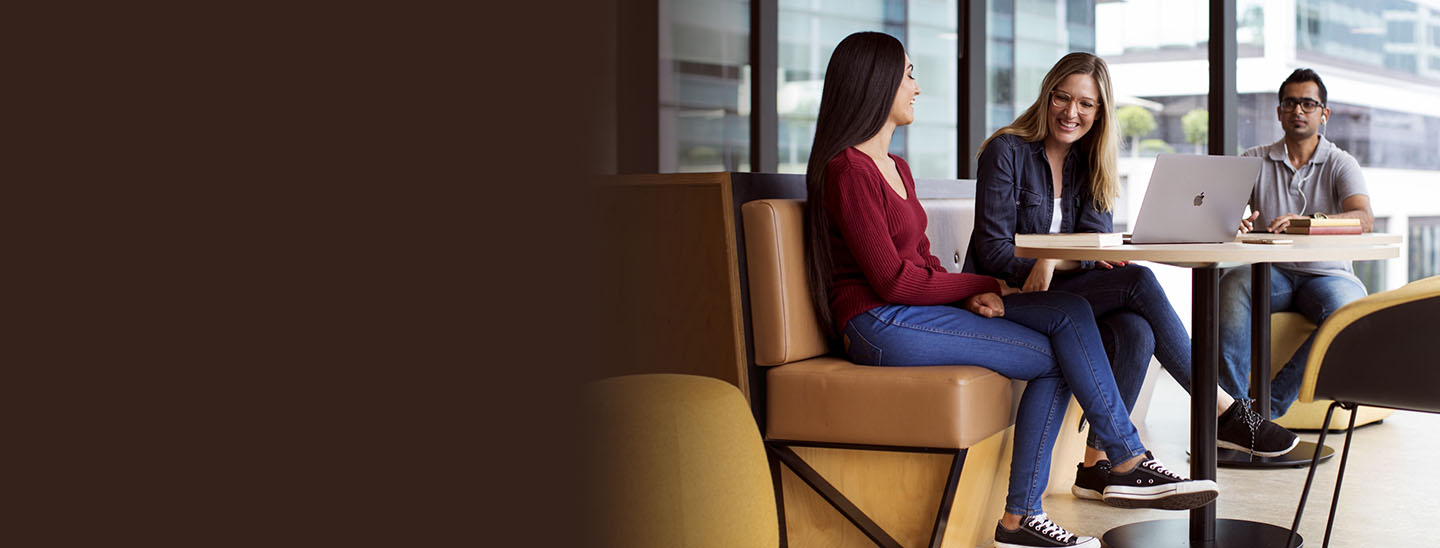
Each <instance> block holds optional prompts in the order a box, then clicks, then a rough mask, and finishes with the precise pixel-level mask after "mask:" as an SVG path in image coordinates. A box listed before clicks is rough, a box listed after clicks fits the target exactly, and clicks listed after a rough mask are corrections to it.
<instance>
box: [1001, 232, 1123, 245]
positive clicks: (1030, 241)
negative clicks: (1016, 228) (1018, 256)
mask: <svg viewBox="0 0 1440 548" xmlns="http://www.w3.org/2000/svg"><path fill="white" fill-rule="evenodd" d="M1124 243H1125V235H1124V234H1121V233H1119V232H1076V233H1073V234H1016V235H1015V245H1018V246H1041V247H1048V246H1057V247H1109V246H1112V245H1121V244H1124Z"/></svg>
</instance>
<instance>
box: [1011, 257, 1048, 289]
mask: <svg viewBox="0 0 1440 548" xmlns="http://www.w3.org/2000/svg"><path fill="white" fill-rule="evenodd" d="M1056 262H1057V261H1056V260H1055V259H1036V260H1035V266H1032V267H1030V275H1029V276H1026V277H1025V285H1022V286H1020V290H1021V291H1024V292H1026V293H1029V292H1031V291H1045V290H1047V289H1050V279H1051V278H1054V277H1055V263H1056Z"/></svg>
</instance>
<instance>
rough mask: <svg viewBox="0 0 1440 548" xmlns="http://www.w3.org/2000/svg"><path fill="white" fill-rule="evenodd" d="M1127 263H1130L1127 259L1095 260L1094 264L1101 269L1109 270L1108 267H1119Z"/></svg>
mask: <svg viewBox="0 0 1440 548" xmlns="http://www.w3.org/2000/svg"><path fill="white" fill-rule="evenodd" d="M1127 264H1130V262H1129V261H1095V266H1097V267H1100V268H1103V269H1106V270H1110V269H1112V268H1120V267H1122V266H1125V265H1127Z"/></svg>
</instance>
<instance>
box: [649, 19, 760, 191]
mask: <svg viewBox="0 0 1440 548" xmlns="http://www.w3.org/2000/svg"><path fill="white" fill-rule="evenodd" d="M658 1H659V3H660V4H659V5H660V22H661V24H660V171H661V172H662V173H665V172H676V171H748V170H749V169H750V64H749V60H750V3H749V2H748V1H746V0H738V1H737V0H658Z"/></svg>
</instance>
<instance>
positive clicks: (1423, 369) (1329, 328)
mask: <svg viewBox="0 0 1440 548" xmlns="http://www.w3.org/2000/svg"><path fill="white" fill-rule="evenodd" d="M1437 316H1440V276H1432V277H1429V278H1425V279H1422V280H1416V281H1414V282H1411V283H1409V284H1406V285H1405V286H1403V287H1400V288H1398V289H1394V290H1391V291H1385V292H1382V293H1376V294H1374V295H1370V296H1367V297H1364V298H1362V299H1360V300H1357V301H1355V302H1352V303H1350V304H1348V305H1345V306H1344V307H1343V308H1341V309H1340V310H1337V311H1336V312H1335V314H1333V315H1331V316H1330V318H1329V319H1327V320H1325V323H1324V324H1323V325H1321V326H1320V328H1319V329H1317V330H1316V332H1315V342H1314V344H1313V346H1312V347H1311V350H1310V358H1309V360H1308V362H1307V364H1306V369H1305V380H1304V382H1303V384H1301V386H1300V401H1302V402H1311V401H1314V400H1317V399H1330V400H1334V401H1335V402H1334V403H1332V404H1330V408H1329V410H1328V411H1326V413H1325V423H1324V425H1323V426H1321V430H1320V440H1319V443H1318V444H1319V445H1325V435H1326V434H1327V433H1328V432H1329V428H1330V419H1331V416H1332V415H1333V414H1334V413H1335V408H1336V407H1342V408H1344V409H1347V410H1350V411H1351V413H1350V424H1349V426H1348V427H1346V429H1345V448H1344V449H1343V450H1341V453H1340V470H1339V471H1338V472H1337V475H1336V477H1335V493H1334V496H1333V498H1332V499H1331V502H1330V518H1329V520H1328V521H1326V522H1325V541H1324V543H1323V544H1322V546H1329V545H1330V530H1331V528H1332V527H1333V526H1334V525H1335V508H1336V506H1337V505H1338V504H1339V502H1340V486H1341V483H1342V482H1343V481H1344V480H1345V463H1346V461H1347V460H1349V457H1350V440H1351V437H1352V435H1353V434H1354V432H1355V415H1357V413H1355V412H1354V411H1355V410H1356V408H1358V407H1360V406H1362V405H1364V406H1373V407H1385V408H1390V409H1402V410H1410V411H1422V412H1426V413H1440V367H1435V365H1436V361H1437V360H1436V357H1435V344H1434V343H1435V340H1434V339H1435V331H1434V329H1433V325H1434V324H1433V322H1434V318H1435V317H1437ZM1319 455H1320V454H1319V452H1316V458H1315V459H1312V460H1311V461H1310V473H1309V475H1308V476H1306V478H1305V489H1304V490H1303V491H1301V492H1300V504H1299V506H1298V507H1296V508H1295V522H1294V523H1293V524H1292V525H1291V526H1290V541H1289V543H1287V544H1288V545H1293V543H1294V542H1295V536H1296V534H1297V531H1298V530H1299V529H1300V516H1301V514H1302V513H1303V512H1304V511H1305V501H1306V498H1308V497H1309V495H1310V485H1311V483H1312V482H1313V481H1314V480H1315V468H1316V465H1317V464H1319Z"/></svg>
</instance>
